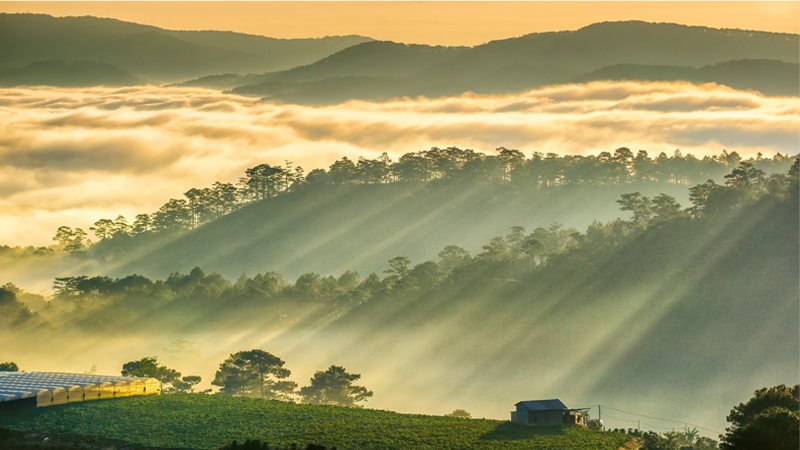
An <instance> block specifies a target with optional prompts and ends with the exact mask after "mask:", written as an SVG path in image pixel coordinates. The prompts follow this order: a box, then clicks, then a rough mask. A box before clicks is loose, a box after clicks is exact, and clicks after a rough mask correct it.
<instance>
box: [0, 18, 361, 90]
mask: <svg viewBox="0 0 800 450" xmlns="http://www.w3.org/2000/svg"><path fill="white" fill-rule="evenodd" d="M368 40H369V38H365V37H361V36H344V37H325V38H320V39H273V38H268V37H263V36H254V35H247V34H242V33H233V32H225V31H170V30H164V29H161V28H157V27H153V26H148V25H140V24H136V23H131V22H123V21H120V20H115V19H105V18H97V17H89V16H86V17H59V18H56V17H52V16H49V15H45V14H0V68H6V69H10V68H20V67H24V66H27V65H29V64H32V63H35V62H39V61H50V60H64V61H97V62H99V63H106V64H111V65H113V66H116V67H118V68H120V69H121V70H124V71H126V72H129V73H131V74H133V75H135V76H138V77H142V78H145V79H147V80H149V81H154V82H168V81H180V80H185V79H188V78H196V77H200V76H204V75H209V74H214V73H221V72H244V73H247V72H266V71H278V70H283V69H288V68H291V67H295V66H298V65H302V64H308V63H311V62H313V61H316V60H319V59H321V58H324V57H325V56H328V55H330V54H332V53H335V52H337V51H339V50H342V49H344V48H347V47H350V46H352V45H354V44H358V43H361V42H365V41H368Z"/></svg>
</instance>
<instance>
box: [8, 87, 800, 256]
mask: <svg viewBox="0 0 800 450" xmlns="http://www.w3.org/2000/svg"><path fill="white" fill-rule="evenodd" d="M798 112H800V99H798V98H797V97H764V96H761V95H759V94H756V93H752V92H745V91H737V90H733V89H730V88H727V87H723V86H718V85H714V84H705V85H694V84H688V83H634V82H619V83H608V82H598V83H588V84H574V85H563V86H553V87H546V88H542V89H536V90H532V91H528V92H525V93H521V94H510V95H477V94H465V95H462V96H459V97H448V98H441V99H428V98H414V99H397V100H393V101H387V102H364V101H351V102H347V103H344V104H340V105H334V106H319V107H314V106H302V105H291V104H274V103H269V102H265V101H261V100H259V99H255V98H250V97H242V96H237V95H230V94H224V93H220V92H218V91H214V90H208V89H196V88H177V87H157V86H139V87H125V88H83V89H60V88H48V87H41V88H24V89H18V88H14V89H0V204H2V205H3V208H2V213H0V243H5V244H12V245H27V244H36V245H46V244H49V243H50V242H51V241H50V239H51V237H52V236H53V234H54V233H55V230H56V228H57V227H58V226H59V225H70V226H81V227H84V228H88V226H90V225H91V224H92V223H93V222H94V221H95V220H97V219H100V218H113V217H116V216H117V215H118V214H124V215H126V216H127V217H128V218H132V217H133V216H134V215H135V214H137V213H142V212H152V211H154V210H155V209H157V208H158V207H159V206H160V205H161V204H163V203H164V202H165V201H166V200H168V199H169V198H171V197H172V198H178V197H180V196H181V195H182V193H183V192H185V191H187V190H188V189H190V188H192V187H203V186H208V185H210V184H211V183H213V182H214V181H224V182H236V180H237V179H238V178H239V177H240V176H241V175H242V173H243V172H244V169H246V168H248V167H252V166H254V165H256V164H260V163H269V164H273V165H278V164H283V163H284V161H286V160H288V161H292V162H293V163H294V164H299V165H301V166H303V167H304V168H305V169H306V170H307V171H308V170H311V169H313V168H318V167H327V166H328V165H329V164H330V163H332V162H333V161H334V160H336V159H338V158H340V157H342V156H348V157H350V158H353V159H355V158H358V157H359V156H364V157H368V158H372V157H375V156H377V155H380V154H381V153H382V152H387V153H389V155H390V156H392V157H393V158H397V157H399V156H400V155H402V154H403V153H406V152H411V151H420V150H426V149H428V148H430V147H433V146H439V147H447V146H457V147H461V148H472V149H475V150H478V151H483V152H492V151H493V149H495V148H497V147H501V146H502V147H507V148H515V149H518V150H521V151H523V152H524V153H526V154H528V155H529V154H530V153H532V152H534V151H540V152H554V153H560V154H566V153H573V154H596V153H598V152H600V151H613V150H614V149H616V148H618V147H622V146H625V147H629V148H631V149H632V150H634V151H636V150H639V149H645V150H647V151H648V152H649V153H650V154H651V155H657V154H658V153H660V152H662V151H664V152H667V153H671V152H673V151H674V150H676V149H680V150H681V151H682V152H683V153H692V154H694V155H696V156H703V155H707V154H717V153H719V152H721V151H722V150H723V149H726V150H728V151H729V152H730V151H737V152H739V153H740V154H743V155H755V154H756V153H757V152H761V153H763V154H765V155H772V154H775V153H777V152H781V153H792V154H793V153H796V152H797V151H798V148H800V145H799V144H800V131H798V130H800V114H798Z"/></svg>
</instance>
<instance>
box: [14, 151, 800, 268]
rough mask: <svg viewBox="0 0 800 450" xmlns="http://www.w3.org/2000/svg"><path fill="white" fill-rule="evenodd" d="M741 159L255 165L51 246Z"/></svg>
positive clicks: (724, 166) (413, 156)
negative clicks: (305, 207)
mask: <svg viewBox="0 0 800 450" xmlns="http://www.w3.org/2000/svg"><path fill="white" fill-rule="evenodd" d="M791 160H792V157H791V156H785V155H782V154H780V153H778V154H777V155H775V156H774V157H773V158H763V157H762V156H761V155H760V154H759V156H758V157H757V158H750V159H748V160H746V161H745V162H748V163H750V164H752V165H754V166H756V167H757V168H758V169H759V170H762V171H763V172H766V173H773V172H779V171H782V170H784V169H785V168H786V167H788V165H789V164H790V163H791ZM742 161H743V159H742V158H741V156H739V155H738V154H737V153H736V152H732V153H728V152H726V151H723V152H722V153H720V154H719V155H714V156H707V157H704V158H702V159H698V158H696V157H694V156H693V155H691V154H687V155H683V154H682V153H681V152H680V151H679V150H676V151H675V152H674V153H673V154H672V155H671V156H668V155H667V154H666V153H664V152H661V153H659V154H658V155H657V156H656V157H654V158H653V157H650V156H649V155H648V152H647V151H646V150H639V151H638V152H637V153H636V154H634V153H633V152H632V151H631V150H630V149H628V148H626V147H620V148H618V149H616V150H615V151H614V152H613V153H612V152H601V153H600V154H598V155H596V156H595V155H586V156H581V155H567V156H560V155H557V154H555V153H547V154H542V153H538V152H536V153H534V154H533V155H532V156H531V157H530V158H526V157H525V155H524V154H523V153H522V152H520V151H518V150H513V149H506V148H502V147H501V148H498V149H497V152H496V154H491V155H487V154H484V153H481V152H477V151H474V150H470V149H460V148H457V147H449V148H444V149H441V148H435V147H434V148H431V149H430V150H426V151H420V152H413V153H406V154H404V155H403V156H401V157H400V158H399V159H398V161H396V162H393V161H392V160H391V159H390V158H389V157H388V155H386V154H385V153H384V154H383V155H382V156H381V157H379V158H377V159H368V158H364V157H361V158H359V159H358V160H357V161H352V160H350V159H349V158H347V157H343V158H341V159H339V160H337V161H336V162H334V163H333V164H331V166H330V167H329V168H328V170H325V169H314V170H312V171H310V172H309V173H308V174H305V170H304V169H303V168H302V167H299V166H293V165H292V163H291V162H289V161H287V162H286V164H285V165H284V166H275V165H270V164H266V163H265V164H259V165H257V166H254V167H251V168H248V169H247V170H245V173H244V176H242V177H241V178H240V179H239V180H238V183H236V184H234V183H230V182H219V181H218V182H215V183H213V184H212V185H211V186H209V187H203V188H192V189H189V190H188V191H186V192H185V193H184V194H183V196H182V197H181V198H172V199H170V200H169V201H167V202H166V203H165V204H164V205H162V206H161V207H160V208H159V209H158V210H157V211H155V212H152V213H149V214H148V213H143V214H138V215H137V216H136V217H135V218H134V219H133V222H132V223H131V222H130V221H129V220H128V219H127V218H126V217H124V216H122V215H120V216H117V217H116V218H101V219H99V220H97V221H96V222H95V223H94V225H93V226H92V227H90V228H89V230H88V231H90V232H91V233H92V234H93V235H94V237H92V236H90V235H89V233H87V231H86V230H84V229H82V228H80V227H75V228H73V227H70V226H68V225H64V226H62V227H59V229H58V230H57V231H56V234H55V236H54V237H53V240H54V241H56V242H57V243H58V245H57V247H56V250H63V251H66V252H68V253H73V254H75V253H80V252H83V251H85V250H87V249H88V248H89V247H90V246H92V244H96V243H99V242H103V241H107V240H110V239H114V238H115V239H118V240H122V239H127V238H129V237H136V236H141V235H152V234H160V233H176V232H178V233H179V232H184V231H188V230H192V229H195V228H198V227H200V226H202V225H204V224H206V223H208V222H211V221H213V220H216V219H218V218H220V217H222V216H224V215H226V214H230V213H231V212H234V211H236V210H237V209H240V208H242V207H243V206H246V205H248V204H251V203H254V202H258V201H263V200H267V199H270V198H273V197H277V196H279V195H283V194H286V193H290V192H296V191H298V190H301V189H303V188H308V187H313V186H319V185H353V184H355V185H379V184H391V183H405V184H411V183H427V182H434V183H465V184H466V183H473V184H475V183H477V184H481V183H491V184H507V185H508V186H509V187H510V188H512V189H515V190H524V191H531V190H538V189H547V188H555V187H564V186H581V185H589V186H602V185H619V184H633V183H670V184H677V185H685V186H689V185H693V184H698V183H703V182H706V181H707V180H712V181H713V180H718V179H720V178H721V177H722V175H724V174H725V173H727V172H728V171H730V170H731V169H732V168H733V167H735V166H736V165H737V164H739V163H740V162H742ZM50 250H51V249H47V248H42V247H38V248H33V247H28V248H25V249H12V248H11V247H9V246H3V247H0V251H3V252H6V253H10V252H12V251H15V252H32V253H35V254H37V255H42V254H46V253H48V252H49V251H50Z"/></svg>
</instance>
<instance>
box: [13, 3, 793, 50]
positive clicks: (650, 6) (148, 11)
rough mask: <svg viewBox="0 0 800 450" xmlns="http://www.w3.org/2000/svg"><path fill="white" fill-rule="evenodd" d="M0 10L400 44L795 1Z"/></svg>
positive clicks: (732, 24)
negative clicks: (358, 37) (336, 36)
mask: <svg viewBox="0 0 800 450" xmlns="http://www.w3.org/2000/svg"><path fill="white" fill-rule="evenodd" d="M0 12H8V13H25V12H27V13H41V14H50V15H53V16H56V17H63V16H86V15H92V16H97V17H105V18H113V19H118V20H123V21H129V22H136V23H141V24H145V25H153V26H157V27H161V28H166V29H173V30H219V31H235V32H240V33H247V34H255V35H260V36H267V37H273V38H285V39H293V38H320V37H325V36H335V35H353V34H358V35H362V36H366V37H370V38H373V39H378V40H389V41H395V42H403V43H407V44H428V45H467V46H474V45H480V44H483V43H486V42H489V41H492V40H498V39H507V38H513V37H518V36H522V35H525V34H529V33H538V32H550V31H564V30H576V29H578V28H582V27H585V26H587V25H591V24H593V23H597V22H605V21H627V20H642V21H647V22H674V23H680V24H683V25H693V26H708V27H713V28H740V29H744V30H754V31H769V32H781V33H800V22H798V21H797V20H796V18H797V17H798V16H800V4H798V3H797V2H788V1H756V2H730V1H721V2H717V1H711V2H670V1H660V2H658V1H634V2H628V1H623V2H606V1H584V2H560V1H556V2H486V1H483V2H480V1H479V2H458V1H454V2H449V1H448V2H406V1H400V2H381V1H377V2H369V1H368V2H339V1H321V2H294V1H288V2H260V1H256V2H213V1H212V2H191V1H187V2H103V1H100V2H70V1H66V2H5V3H3V4H0Z"/></svg>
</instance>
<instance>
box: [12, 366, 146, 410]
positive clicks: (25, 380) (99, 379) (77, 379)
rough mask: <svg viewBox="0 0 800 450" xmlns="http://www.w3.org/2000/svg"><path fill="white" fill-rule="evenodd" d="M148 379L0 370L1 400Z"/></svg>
mask: <svg viewBox="0 0 800 450" xmlns="http://www.w3.org/2000/svg"><path fill="white" fill-rule="evenodd" d="M146 379H147V378H139V377H118V376H109V375H94V374H80V373H59V372H3V371H0V402H4V401H12V400H20V399H23V398H31V397H36V393H37V392H39V391H41V390H52V389H56V388H64V389H68V388H71V387H74V386H79V387H86V386H89V385H98V384H102V383H110V384H112V385H120V384H126V383H130V382H131V381H135V380H146Z"/></svg>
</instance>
